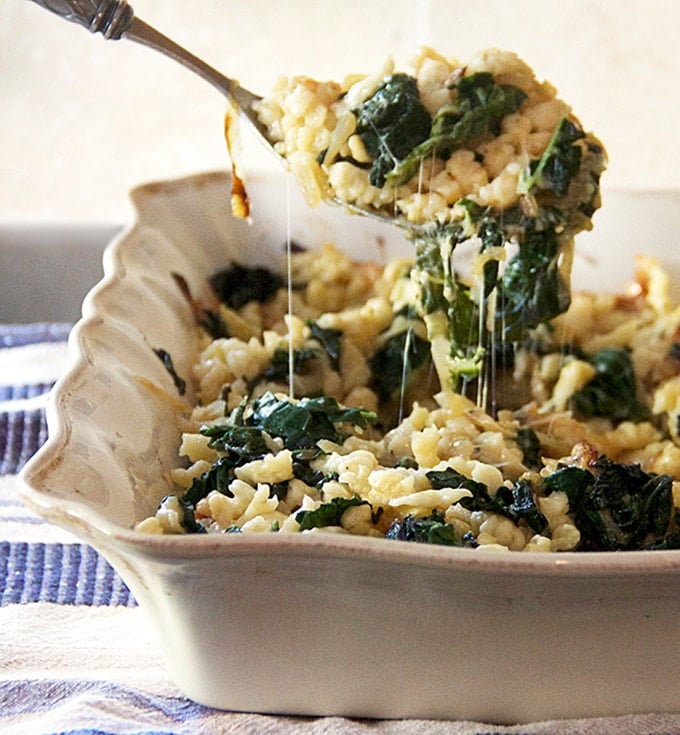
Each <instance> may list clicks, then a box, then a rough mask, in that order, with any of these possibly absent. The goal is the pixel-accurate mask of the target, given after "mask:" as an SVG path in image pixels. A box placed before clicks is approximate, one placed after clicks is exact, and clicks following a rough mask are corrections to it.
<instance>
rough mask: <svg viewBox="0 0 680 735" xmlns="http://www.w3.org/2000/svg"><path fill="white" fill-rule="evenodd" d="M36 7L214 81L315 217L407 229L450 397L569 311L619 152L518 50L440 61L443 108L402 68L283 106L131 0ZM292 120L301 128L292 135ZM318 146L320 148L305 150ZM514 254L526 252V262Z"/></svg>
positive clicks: (312, 86) (48, 2) (420, 303)
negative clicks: (504, 346)
mask: <svg viewBox="0 0 680 735" xmlns="http://www.w3.org/2000/svg"><path fill="white" fill-rule="evenodd" d="M33 2H36V3H37V4H38V5H41V6H42V7H44V8H46V9H47V10H50V11H52V12H54V13H56V14H57V15H59V16H61V17H62V18H64V19H66V20H69V21H72V22H75V23H78V24H80V25H83V26H84V27H85V28H87V29H88V30H90V31H91V32H92V33H101V34H102V35H103V36H104V37H105V38H107V39H112V40H117V39H120V38H126V39H128V40H131V41H136V42H137V43H140V44H142V45H144V46H148V47H150V48H152V49H155V50H156V51H160V52H161V53H163V54H165V55H166V56H168V57H170V58H171V59H174V60H175V61H177V62H179V63H180V64H182V65H183V66H185V67H186V68H188V69H190V70H191V71H193V72H195V73H196V74H198V75H199V76H200V77H202V78H203V79H205V80H206V81H208V82H209V83H210V84H212V85H213V87H215V88H216V89H218V90H219V91H220V92H221V93H222V94H223V95H224V96H225V97H226V98H227V99H228V100H229V103H230V105H231V106H232V107H233V108H234V110H235V111H236V112H237V113H238V114H239V116H240V117H241V118H242V119H244V120H245V121H246V122H247V123H248V124H249V125H250V126H251V127H252V129H253V130H254V131H255V133H256V134H257V136H258V137H259V138H260V139H261V140H262V141H263V142H264V143H265V145H266V146H267V148H268V149H269V150H271V151H272V152H273V153H274V154H275V155H276V156H277V157H278V159H279V160H280V161H281V162H282V164H283V165H284V166H286V168H288V169H289V170H290V171H292V172H293V173H294V174H295V175H296V178H297V179H298V183H299V184H300V188H301V190H302V192H303V195H304V196H305V199H306V200H307V202H308V204H310V206H316V204H317V203H319V202H321V201H325V202H328V203H333V204H337V205H340V206H341V207H343V208H344V209H345V210H346V211H348V212H350V213H353V214H359V215H363V216H368V217H371V218H373V219H374V220H379V221H381V222H383V223H385V224H387V225H392V226H397V227H399V228H400V229H402V230H403V231H404V233H405V234H406V236H407V237H408V238H409V239H411V240H412V241H413V243H414V254H415V258H414V267H413V269H412V272H411V275H412V280H413V282H414V283H415V285H416V290H417V291H418V296H417V300H416V308H417V312H418V314H419V315H420V316H421V317H422V319H423V321H424V322H425V324H426V327H427V333H428V339H429V341H430V343H431V346H432V354H433V360H434V363H435V366H436V368H437V373H438V375H439V378H440V382H441V384H442V386H445V387H452V388H455V387H457V386H459V385H460V384H461V383H464V382H466V381H469V380H476V379H477V378H478V377H479V375H480V370H481V369H482V368H483V367H484V361H485V359H486V356H487V355H489V354H492V353H493V349H491V348H490V347H489V346H488V345H491V346H493V344H494V343H498V342H499V341H500V343H506V342H507V343H515V342H518V341H520V339H522V338H523V335H524V334H525V333H526V331H527V330H530V329H534V328H535V327H537V326H539V325H540V324H542V323H545V322H547V321H549V320H550V319H552V318H554V317H555V316H557V315H559V314H560V313H562V312H563V311H565V310H566V308H567V307H568V305H569V303H570V268H571V260H572V253H573V239H574V235H575V234H576V233H577V232H579V231H580V230H583V229H589V228H590V227H591V226H592V222H591V218H592V215H593V213H594V211H595V210H596V209H597V208H598V207H599V205H600V196H599V193H600V192H599V178H600V174H601V172H602V171H603V170H604V168H605V165H606V153H605V151H604V148H603V146H602V145H601V143H600V142H599V141H598V140H597V139H596V138H595V137H594V136H593V135H592V134H590V133H586V132H585V131H584V130H583V128H582V127H581V126H580V123H579V122H578V120H577V119H576V117H575V116H574V115H573V114H572V112H571V109H570V108H569V106H568V105H566V104H565V103H563V102H561V101H560V100H558V99H556V97H555V90H554V89H553V88H552V87H551V85H547V84H541V83H539V82H538V81H537V80H536V78H535V76H534V74H533V72H532V70H531V69H530V68H529V67H528V66H527V65H526V64H524V62H522V61H521V60H520V59H518V58H517V57H516V55H514V54H512V53H511V52H502V51H500V50H497V49H495V50H489V51H487V52H484V53H482V54H481V55H479V56H477V57H475V58H474V59H473V60H472V62H471V63H468V64H467V65H465V66H453V64H452V63H449V62H446V64H445V63H444V61H443V57H441V59H439V61H438V63H439V64H440V66H444V67H446V66H447V65H448V66H450V69H449V68H446V69H445V70H446V72H447V73H446V74H445V75H444V77H445V78H442V79H441V80H438V81H437V82H436V84H435V87H436V89H434V93H435V95H434V97H433V90H432V89H430V87H431V86H432V83H431V82H430V83H428V82H427V81H426V82H425V83H424V84H423V85H422V86H423V88H422V89H420V88H419V87H418V80H417V79H416V78H415V77H413V76H411V75H408V74H402V73H392V66H391V65H388V66H389V68H387V67H385V69H383V70H381V71H380V73H379V74H376V75H371V76H367V77H365V78H364V77H362V78H361V79H360V80H359V81H357V82H355V83H354V84H353V85H352V86H351V87H350V88H349V89H348V90H344V88H343V87H342V86H341V85H333V83H328V84H326V85H324V84H322V83H317V82H315V81H313V80H308V79H307V78H298V79H296V80H294V82H293V84H292V86H291V87H290V88H289V89H288V91H287V92H286V93H285V94H284V97H285V98H286V99H283V100H281V99H279V98H278V97H277V96H276V95H273V96H272V97H268V98H263V97H260V96H258V95H256V94H253V93H252V92H250V91H249V90H247V89H245V88H243V87H242V86H241V85H240V84H239V83H238V82H237V81H235V80H234V79H232V78H230V77H227V76H224V75H223V74H221V73H220V72H218V71H216V70H215V69H213V68H212V67H210V66H209V65H208V64H206V63H205V62H204V61H202V60H201V59H199V58H197V57H196V56H194V55H193V54H191V53H189V52H188V51H186V50H185V49H183V48H182V47H181V46H179V45H178V44H176V43H175V42H174V41H171V40H170V39H169V38H167V37H166V36H164V35H163V34H161V33H160V32H158V31H157V30H155V29H154V28H152V27H151V26H150V25H148V24H147V23H145V22H143V21H142V20H140V19H139V18H136V17H135V14H134V12H133V10H132V8H131V7H130V6H129V5H128V3H127V2H126V0H33ZM305 84H308V85H309V87H306V88H305V86H304V85H305ZM295 85H301V86H302V87H303V88H302V89H301V90H300V91H301V96H302V97H303V98H307V99H308V98H310V97H311V98H314V97H315V96H316V98H317V100H320V98H321V97H323V95H319V94H317V93H318V89H319V88H323V89H325V91H326V92H327V93H328V94H326V95H325V97H328V99H325V97H324V100H323V101H318V106H319V107H320V108H321V109H320V112H321V113H326V112H328V111H329V110H330V107H329V106H330V105H335V107H334V108H333V110H332V112H331V114H328V115H326V114H323V115H322V116H321V117H323V119H324V120H326V119H328V120H329V121H334V122H332V125H333V127H332V128H331V129H324V130H323V131H317V130H315V129H314V127H313V124H312V123H309V122H308V120H307V117H310V118H311V119H312V120H313V119H315V117H318V116H315V115H310V116H307V115H306V114H305V115H300V114H299V111H294V112H292V111H291V110H289V109H288V108H287V102H286V100H292V103H291V104H293V106H294V102H295V100H296V99H297V97H296V96H295V94H294V92H295V90H296V86H295ZM329 100H331V101H330V102H329ZM425 100H427V101H428V103H429V107H427V106H426V104H425ZM435 103H437V104H435ZM324 105H325V106H326V108H327V109H326V110H324V109H323V106H324ZM263 108H264V109H265V110H266V115H265V116H264V117H263V114H262V111H263ZM433 108H437V109H434V111H433ZM315 109H316V108H315ZM288 113H290V117H291V119H293V120H294V122H293V123H291V124H290V125H283V124H280V123H281V121H282V120H283V118H284V116H285V115H286V114H288ZM267 116H268V117H269V118H271V119H272V120H274V121H275V122H276V124H275V125H271V124H270V125H267V123H266V122H265V121H264V119H265V118H267ZM306 125H309V129H307V130H305V135H299V134H298V133H299V131H300V129H301V128H303V127H304V126H306ZM273 129H277V135H278V134H280V136H281V137H275V135H274V134H273V133H272V132H271V131H272V130H273ZM318 132H321V133H324V135H316V133H318ZM310 137H313V139H314V145H311V146H305V145H303V144H304V141H305V140H307V139H309V138H310ZM227 139H228V141H229V136H227ZM300 141H302V143H300ZM508 149H510V150H509V152H508ZM508 155H509V156H510V157H509V159H508V158H507V156H508ZM331 178H332V179H333V180H332V181H331ZM234 180H235V181H237V180H238V177H237V176H235V177H234ZM233 201H234V199H233V197H232V202H233ZM367 202H368V203H367ZM370 202H373V204H371V203H370ZM461 243H467V244H471V245H472V246H473V251H474V258H475V260H474V263H473V267H472V272H473V276H474V277H473V278H472V279H471V282H467V281H466V280H464V279H462V278H460V277H459V273H458V272H457V270H456V268H457V266H456V267H454V263H453V253H454V249H456V248H457V246H458V245H460V244H461ZM508 244H511V245H513V246H518V248H519V250H518V252H517V253H516V254H515V255H513V256H512V257H511V258H510V256H509V254H508V249H506V247H505V246H506V245H508Z"/></svg>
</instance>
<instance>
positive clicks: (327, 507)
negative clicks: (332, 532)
mask: <svg viewBox="0 0 680 735" xmlns="http://www.w3.org/2000/svg"><path fill="white" fill-rule="evenodd" d="M357 505H370V504H369V502H368V501H367V500H362V499H361V497H359V495H353V496H352V497H351V498H333V499H332V500H331V501H329V502H328V503H322V504H321V505H320V506H319V507H318V508H316V510H300V511H298V512H297V513H296V514H295V520H296V521H297V522H298V523H299V524H300V530H301V531H308V530H309V529H310V528H324V527H326V526H339V525H340V519H341V518H342V516H343V513H344V512H345V511H346V510H347V509H348V508H352V507H354V506H357Z"/></svg>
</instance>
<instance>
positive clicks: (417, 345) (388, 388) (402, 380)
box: [368, 327, 430, 402]
mask: <svg viewBox="0 0 680 735" xmlns="http://www.w3.org/2000/svg"><path fill="white" fill-rule="evenodd" d="M429 357H430V343H429V342H428V341H427V340H425V339H422V338H421V337H419V336H418V335H417V334H416V333H415V332H414V331H413V330H412V329H410V328H408V327H407V328H406V329H405V330H404V331H403V332H399V333H398V334H395V335H394V336H392V337H390V339H388V340H387V341H386V342H385V344H384V345H383V346H382V347H381V348H380V349H379V350H378V351H377V352H375V353H374V354H373V355H372V356H371V357H370V359H369V361H368V366H369V367H370V369H371V386H372V387H373V389H374V390H375V392H376V393H377V394H378V397H379V398H380V400H381V401H383V402H384V401H387V400H389V399H390V398H391V397H392V396H394V395H395V394H396V393H398V392H399V391H400V390H401V389H402V388H403V387H407V386H408V385H410V383H411V381H412V378H413V376H414V374H415V372H416V371H417V370H418V368H419V367H421V366H422V365H424V364H425V362H426V361H427V360H428V359H429Z"/></svg>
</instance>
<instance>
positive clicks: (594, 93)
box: [0, 0, 680, 222]
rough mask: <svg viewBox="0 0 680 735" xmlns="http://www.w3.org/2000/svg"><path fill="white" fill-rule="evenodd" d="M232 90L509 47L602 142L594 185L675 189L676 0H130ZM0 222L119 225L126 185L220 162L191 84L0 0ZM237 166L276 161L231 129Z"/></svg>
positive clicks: (214, 97) (210, 104) (211, 96)
mask: <svg viewBox="0 0 680 735" xmlns="http://www.w3.org/2000/svg"><path fill="white" fill-rule="evenodd" d="M131 5H132V6H133V8H134V9H135V12H136V14H137V15H138V16H139V17H140V18H142V19H143V20H146V21H147V22H149V23H151V24H152V25H155V26H156V27H157V28H158V29H159V30H161V31H163V32H164V33H166V34H167V35H169V36H171V37H172V38H174V39H175V40H176V41H178V42H179V43H181V44H182V45H184V46H186V47H187V48H189V49H190V50H192V51H193V52H194V53H196V54H197V55H199V56H202V57H203V58H204V59H205V60H206V61H208V62H209V63H211V64H213V65H214V66H216V67H217V68H218V69H220V70H222V71H224V72H225V73H229V74H231V75H232V76H235V77H237V78H238V79H240V81H241V82H242V83H243V84H244V85H245V86H250V87H251V88H252V89H254V90H256V91H266V90H267V89H268V88H269V86H270V85H271V83H272V81H273V79H274V78H275V77H276V76H277V75H279V74H280V73H286V74H294V73H308V74H310V75H311V76H316V77H319V78H342V77H343V76H344V75H345V74H346V73H349V72H354V71H366V72H368V71H372V70H374V69H375V68H377V67H378V66H379V65H380V64H381V63H382V61H383V60H384V59H385V57H386V56H388V55H390V54H392V55H393V56H394V57H395V59H396V60H397V62H401V63H404V62H406V61H407V60H408V58H409V55H410V54H411V53H412V52H413V51H414V50H415V49H416V48H417V47H418V46H419V45H420V44H423V43H427V44H429V45H432V46H433V47H435V48H436V49H437V50H438V51H440V52H442V53H444V54H445V55H447V56H454V57H457V58H458V59H460V60H461V61H464V60H465V59H466V58H467V57H468V56H470V55H471V54H473V53H474V52H475V51H477V50H480V49H482V48H486V47H489V46H498V47H502V48H507V49H511V50H515V51H517V52H518V53H519V54H520V55H521V56H522V57H523V58H524V59H525V60H526V61H527V62H528V63H529V64H530V65H531V66H532V67H533V68H534V69H535V70H536V72H537V74H538V76H539V77H541V78H544V79H548V80H550V81H551V82H552V83H553V84H554V85H555V86H556V87H557V88H558V91H559V93H560V95H561V96H562V97H563V98H564V99H566V100H567V101H568V102H570V103H571V104H572V105H573V107H574V109H575V111H576V112H577V114H578V115H579V117H580V118H581V120H582V121H583V123H584V125H585V126H586V127H588V128H590V129H591V130H593V131H595V132H596V133H597V134H598V135H599V136H600V138H601V139H602V140H603V141H604V142H605V144H606V146H607V148H608V151H609V155H610V168H609V171H608V173H607V174H606V178H605V179H604V186H605V187H610V188H630V187H639V188H645V189H650V188H676V189H680V146H679V145H678V136H679V133H680V82H679V80H680V54H679V53H678V47H679V46H680V3H677V2H676V1H675V0H645V1H644V2H643V0H637V1H635V0H543V1H540V0H478V1H477V2H469V0H468V1H467V2H460V1H459V0H422V1H418V0H343V2H328V1H324V0H288V1H286V0H245V1H244V0H239V1H237V0H228V1H227V0H132V1H131ZM0 49H1V51H0V221H28V222H35V221H45V222H55V221H65V222H73V221H77V222H92V221H97V222H102V221H103V222H124V221H126V220H127V219H129V217H130V216H131V213H130V211H129V204H128V200H127V195H126V192H127V190H128V189H129V188H130V187H131V186H133V185H135V184H138V183H141V182H145V181H148V180H153V179H158V178H166V177H176V176H179V175H183V174H185V173H191V172H195V171H201V170H208V169H215V168H224V167H226V166H228V159H227V156H226V152H225V147H224V141H223V136H222V118H223V113H224V110H225V105H224V103H223V101H222V99H221V98H220V97H219V95H218V94H217V93H216V92H214V91H213V90H212V88H211V87H210V86H208V85H207V84H206V83H205V82H203V81H202V80H200V79H198V78H194V77H193V76H192V75H191V74H190V73H189V72H187V71H185V70H183V69H181V68H180V67H179V66H176V65H175V64H174V63H173V62H171V61H169V60H167V59H165V58H163V57H161V56H158V55H156V54H154V53H153V52H151V51H149V50H148V49H145V48H142V47H139V46H136V45H134V44H131V43H129V42H125V41H118V42H111V41H105V40H104V39H103V38H102V37H101V36H100V35H97V36H93V35H91V34H88V33H87V31H85V30H84V29H82V28H80V27H77V26H74V25H71V24H68V23H66V22H64V21H63V20H60V19H59V18H57V17H55V16H53V15H51V14H49V13H47V12H46V11H45V10H43V9H41V8H39V7H38V6H36V5H35V4H33V3H31V2H28V0H2V2H1V3H0ZM244 143H245V144H246V160H247V165H248V168H249V169H250V170H253V171H254V170H258V169H261V168H263V167H264V168H266V167H268V166H272V165H275V164H274V162H273V160H270V159H269V157H267V156H264V155H263V151H262V150H261V149H260V148H259V146H254V147H253V141H252V139H251V138H250V137H249V136H248V135H247V134H244Z"/></svg>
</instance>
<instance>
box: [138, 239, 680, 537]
mask: <svg viewBox="0 0 680 735" xmlns="http://www.w3.org/2000/svg"><path fill="white" fill-rule="evenodd" d="M637 267H638V275H637V280H636V283H635V284H633V285H632V287H631V289H630V290H629V292H627V293H625V294H620V295H616V294H590V293H578V294H575V295H574V298H573V301H572V304H571V306H570V308H569V310H568V311H567V312H566V313H564V314H561V315H560V316H558V317H556V318H555V319H553V320H551V322H550V324H549V325H546V326H545V328H542V329H540V330H537V331H535V332H532V333H531V334H530V335H527V339H526V340H525V341H523V342H518V343H517V344H515V345H514V349H513V350H509V351H507V352H506V353H504V355H503V357H502V359H500V358H499V359H498V361H497V365H496V368H497V371H496V377H495V381H494V390H493V405H492V404H491V403H487V404H480V403H479V401H478V400H477V393H476V391H475V386H474V384H470V385H469V386H468V388H469V389H470V393H471V396H470V397H469V396H466V395H464V394H463V393H461V392H455V391H452V390H450V389H445V388H442V387H441V385H440V384H439V380H438V377H437V373H436V371H435V370H434V369H433V364H432V355H431V351H430V345H429V342H428V339H427V331H426V329H425V326H424V324H423V322H422V320H421V319H420V318H419V317H418V315H417V313H416V312H415V311H414V309H413V293H414V282H413V280H412V269H413V261H412V260H411V259H404V260H394V261H392V262H390V263H388V264H387V265H386V266H384V267H383V266H379V265H377V264H375V263H355V262H352V261H351V260H350V259H349V258H348V257H347V256H346V255H344V254H343V253H342V252H340V251H338V250H337V249H335V248H334V247H333V246H331V245H327V246H326V247H324V248H323V250H322V251H321V252H319V251H314V250H309V251H305V250H302V249H299V248H296V249H295V252H294V254H293V255H292V260H291V272H292V285H293V290H292V310H291V309H289V293H288V291H287V289H286V286H285V283H284V279H282V278H281V277H279V276H277V275H276V274H273V273H270V272H269V271H267V270H265V269H249V268H244V267H243V266H240V265H238V264H233V265H232V266H230V267H229V268H228V269H227V270H225V271H224V272H222V273H219V274H216V275H215V276H214V277H213V279H212V285H213V288H214V292H215V302H214V303H210V304H197V303H195V302H193V301H192V307H193V310H194V314H195V316H196V321H197V334H198V338H199V340H200V343H201V349H200V353H199V355H198V358H197V361H196V365H195V368H194V374H193V375H192V376H183V377H185V378H188V379H189V380H191V381H192V382H193V383H194V384H195V386H196V392H197V405H196V406H195V408H194V409H193V411H192V413H191V416H190V417H188V418H187V423H186V427H185V432H184V434H183V438H182V443H181V448H180V453H181V455H182V456H183V457H184V458H185V462H186V466H184V467H182V468H179V469H176V470H174V471H173V472H172V478H171V479H172V482H173V483H174V485H175V488H176V492H175V493H173V494H171V495H169V496H168V497H166V498H165V499H164V500H163V501H162V503H161V504H160V507H159V509H158V511H157V512H156V513H155V515H154V516H153V517H150V518H147V519H145V520H143V521H142V522H141V523H139V524H138V526H137V527H138V528H139V529H140V530H142V531H146V532H151V533H205V532H208V533H249V532H264V533H270V532H278V533H287V532H293V533H299V532H303V533H319V532H334V533H342V534H355V535H364V536H378V537H386V538H388V539H396V540H403V541H411V542H422V543H435V544H447V545H452V546H464V547H474V548H477V549H509V550H516V551H519V550H523V551H566V550H586V551H588V550H596V551H598V550H604V551H607V550H620V549H667V548H678V547H679V546H680V533H679V531H678V529H677V526H676V524H677V520H676V512H677V511H676V506H677V505H679V504H680V484H679V483H678V482H677V481H676V480H675V478H676V477H680V446H679V445H680V438H679V436H678V426H679V425H680V374H679V373H680V307H678V306H677V305H675V304H673V303H671V300H670V297H669V293H668V279H667V277H666V275H665V273H664V271H663V270H662V269H661V267H660V266H659V265H658V263H656V262H655V261H653V260H651V259H648V258H640V259H639V261H638V263H637ZM285 268H286V263H285V262H282V264H281V272H282V273H284V272H285ZM177 280H178V283H180V285H182V283H181V278H179V277H178V278H177ZM182 289H183V291H184V292H185V295H187V296H188V293H187V289H186V284H183V285H182ZM176 378H177V376H175V375H169V377H168V386H167V389H168V390H169V391H174V390H175V387H174V386H175V385H176V384H177V380H176Z"/></svg>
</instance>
